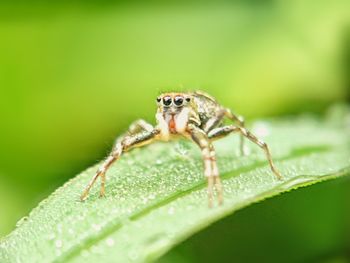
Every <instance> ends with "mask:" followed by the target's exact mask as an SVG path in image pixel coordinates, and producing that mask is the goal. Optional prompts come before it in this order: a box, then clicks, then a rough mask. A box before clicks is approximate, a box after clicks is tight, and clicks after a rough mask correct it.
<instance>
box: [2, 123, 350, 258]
mask: <svg viewBox="0 0 350 263" xmlns="http://www.w3.org/2000/svg"><path fill="white" fill-rule="evenodd" d="M251 130H252V131H253V132H254V133H255V134H257V135H258V136H259V137H260V138H262V139H263V140H265V141H266V142H267V143H268V144H269V146H270V148H271V151H272V155H273V158H274V160H275V163H276V165H277V167H278V168H279V170H280V171H281V173H282V175H283V176H284V180H283V181H278V180H276V179H275V177H274V175H273V174H272V172H271V171H270V169H269V167H268V165H267V160H266V159H265V156H264V154H263V152H262V150H261V149H260V148H258V147H257V146H256V145H254V144H252V143H250V142H249V141H247V140H246V148H247V150H248V151H249V152H250V153H249V155H247V156H239V154H238V136H235V135H231V136H229V137H226V138H224V139H222V140H220V141H217V142H215V143H214V145H215V148H216V151H217V159H218V164H219V169H220V173H221V176H222V179H223V185H224V204H223V205H222V206H219V207H218V206H217V205H216V206H215V207H214V208H212V209H210V208H208V203H207V194H206V181H205V178H204V177H203V170H202V169H203V168H202V160H201V155H200V151H199V149H197V147H196V146H195V145H194V144H192V143H191V142H189V141H183V140H180V141H174V142H170V143H155V144H152V145H149V146H146V147H144V148H142V149H135V150H133V151H131V152H129V153H127V154H125V155H124V156H123V157H122V158H121V159H120V160H119V161H118V162H116V163H115V164H114V165H112V167H111V168H110V170H109V171H108V173H107V187H106V193H107V194H106V197H105V198H98V194H99V185H97V184H96V186H95V187H94V188H93V189H92V191H91V194H90V196H89V198H88V200H87V201H85V202H80V201H79V196H80V194H81V192H82V190H83V189H84V187H85V186H86V184H87V182H88V181H89V180H90V178H91V177H92V176H93V174H94V173H95V171H96V169H97V167H98V166H97V165H96V166H93V167H91V168H89V169H87V170H86V171H84V172H83V173H81V174H79V175H78V176H76V177H75V178H73V179H72V180H70V181H68V182H67V183H66V184H65V185H64V186H62V187H60V188H59V189H57V190H56V191H55V192H54V193H53V194H52V195H50V196H49V197H48V198H47V199H46V200H44V201H42V202H41V203H40V204H39V205H38V207H36V208H35V209H34V210H33V211H32V212H31V213H30V215H29V217H26V218H24V219H22V220H21V221H20V222H18V224H17V225H18V226H17V228H16V229H15V230H14V231H13V232H12V233H11V234H10V235H9V236H7V237H6V238H4V239H3V240H2V242H1V244H0V262H84V263H86V262H116V261H117V262H129V261H136V262H142V261H153V260H155V259H157V258H159V257H160V256H161V255H163V254H164V253H165V252H166V251H168V250H169V249H171V247H173V246H175V245H176V244H178V243H179V242H181V241H182V240H184V239H186V238H187V237H189V236H190V235H192V234H194V233H196V232H198V231H200V230H201V229H203V228H205V227H207V226H209V225H210V224H212V223H213V222H215V221H217V220H219V219H221V218H223V217H225V216H227V215H230V214H232V213H233V212H234V211H237V210H238V209H241V208H243V207H245V206H248V205H250V204H252V203H255V202H259V201H261V200H263V199H265V198H269V197H272V196H274V195H277V194H280V193H282V192H286V191H289V190H292V189H295V188H298V187H300V186H306V185H310V184H313V183H316V182H320V181H323V180H327V179H330V178H336V177H338V176H341V175H346V174H349V169H350V150H349V149H350V140H349V131H348V130H347V129H346V128H345V127H344V126H343V124H341V123H339V122H337V123H336V124H335V123H334V122H326V121H323V122H321V121H320V120H316V119H313V118H311V117H300V118H298V119H292V120H291V119H288V120H279V121H277V120H275V121H260V122H255V123H254V125H253V127H252V129H251Z"/></svg>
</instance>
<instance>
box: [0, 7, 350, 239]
mask: <svg viewBox="0 0 350 263" xmlns="http://www.w3.org/2000/svg"><path fill="white" fill-rule="evenodd" d="M173 89H176V90H193V89H201V90H205V91H207V92H209V93H211V94H212V95H213V96H215V97H216V98H217V99H218V100H219V101H220V102H222V103H223V104H225V105H226V106H228V107H231V108H232V109H234V110H235V111H236V112H239V113H240V114H242V115H244V116H246V117H247V118H248V119H254V118H258V117H269V116H280V115H287V114H288V115H290V114H296V113H300V112H305V111H310V112H315V113H318V114H321V113H323V112H324V111H325V109H326V108H328V106H329V105H331V104H333V103H336V102H343V101H346V100H347V99H349V89H350V2H349V1H348V0H334V1H325V0H319V1H311V0H310V1H307V0H294V1H283V0H260V1H259V0H236V1H204V2H199V1H176V2H175V1H174V2H172V1H170V2H167V3H164V2H163V1H151V2H148V3H147V4H146V3H144V2H141V1H136V2H132V3H131V2H128V1H123V2H112V1H99V2H98V3H95V2H93V1H60V2H50V1H19V2H16V3H15V2H13V1H2V2H1V3H0V120H1V126H0V127H1V129H0V200H1V206H0V236H3V235H5V234H7V233H9V232H10V231H11V230H12V229H13V228H14V226H15V222H16V221H17V220H18V219H20V218H21V217H23V216H24V215H26V214H27V213H28V212H29V211H30V210H31V208H33V207H34V206H35V205H36V204H37V203H38V202H39V201H40V200H41V199H43V198H44V197H45V196H47V195H48V194H50V192H52V191H53V190H54V189H55V188H57V187H58V186H60V185H62V184H63V183H64V182H65V181H66V180H67V179H68V178H71V177H73V176H74V175H75V174H76V173H78V172H79V171H81V170H83V169H85V168H86V167H88V166H90V165H92V164H94V163H96V162H97V161H99V160H101V159H102V158H103V157H104V156H105V155H106V154H107V153H108V151H109V149H110V147H111V145H112V143H113V140H114V138H115V137H116V136H117V135H118V134H119V133H120V132H122V131H123V130H125V129H126V128H127V126H128V124H129V123H130V122H131V121H132V120H134V119H137V118H145V119H146V120H148V121H151V122H154V121H153V116H154V115H153V114H154V111H155V98H156V96H157V95H158V93H159V92H161V91H168V90H173Z"/></svg>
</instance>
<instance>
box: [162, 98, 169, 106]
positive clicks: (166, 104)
mask: <svg viewBox="0 0 350 263" xmlns="http://www.w3.org/2000/svg"><path fill="white" fill-rule="evenodd" d="M163 104H164V106H170V104H171V97H170V96H166V97H164V98H163Z"/></svg>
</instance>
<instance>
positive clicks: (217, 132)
mask: <svg viewBox="0 0 350 263" xmlns="http://www.w3.org/2000/svg"><path fill="white" fill-rule="evenodd" d="M233 132H239V133H240V134H241V135H243V136H245V137H246V138H248V139H249V140H251V141H252V142H254V143H255V144H257V145H258V146H259V147H260V148H262V149H263V150H264V152H265V154H266V158H267V160H268V161H269V164H270V168H271V170H272V172H273V173H274V174H275V176H276V178H277V179H279V180H282V176H281V174H280V172H279V171H278V170H277V168H276V167H275V165H274V163H273V161H272V156H271V152H270V149H269V147H268V145H267V144H266V143H265V142H263V141H261V140H260V139H258V138H257V137H256V136H255V135H254V134H252V133H251V132H250V131H248V130H247V129H245V128H243V127H237V126H234V125H229V126H224V127H219V128H215V129H213V130H211V131H210V132H209V134H208V137H209V139H211V140H215V139H219V138H221V137H224V136H226V135H228V134H230V133H233Z"/></svg>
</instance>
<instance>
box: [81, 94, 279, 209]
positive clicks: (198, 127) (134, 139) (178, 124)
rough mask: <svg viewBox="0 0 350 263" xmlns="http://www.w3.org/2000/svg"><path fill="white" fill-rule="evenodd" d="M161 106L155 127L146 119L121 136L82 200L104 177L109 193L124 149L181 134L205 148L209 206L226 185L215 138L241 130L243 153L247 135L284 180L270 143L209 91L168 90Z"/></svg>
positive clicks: (220, 200)
mask: <svg viewBox="0 0 350 263" xmlns="http://www.w3.org/2000/svg"><path fill="white" fill-rule="evenodd" d="M157 106H158V109H157V113H156V120H157V125H156V126H155V127H153V126H152V125H151V124H149V123H147V122H145V121H144V120H138V121H135V122H134V123H132V124H131V125H130V127H129V130H128V131H127V132H126V133H125V134H124V135H122V136H120V137H119V138H118V139H117V141H116V143H115V145H114V147H113V150H112V151H111V153H110V155H109V156H108V157H107V158H106V160H105V161H104V162H103V164H102V165H101V167H100V168H99V169H98V170H97V172H96V174H95V175H94V177H93V178H92V180H91V181H90V183H89V184H88V185H87V187H86V189H85V191H84V192H83V194H82V195H81V200H85V199H86V198H87V196H88V194H89V191H90V189H91V187H92V186H93V184H94V183H95V181H96V179H97V178H98V177H101V190H100V196H103V195H104V194H105V180H106V176H105V174H106V172H107V170H108V168H109V167H110V166H111V164H112V163H113V162H114V161H116V160H117V159H119V157H120V156H121V155H122V154H123V153H124V152H126V151H128V150H130V149H132V148H135V147H140V146H143V145H145V144H148V143H150V142H152V141H154V140H162V141H169V140H171V139H173V138H176V137H179V136H183V137H185V138H188V139H190V140H192V141H193V142H195V143H196V144H197V145H198V146H199V148H200V149H201V152H202V156H203V163H204V175H205V177H206V178H207V180H208V198H209V206H212V202H213V188H214V186H215V188H216V191H217V197H218V202H219V204H221V203H222V202H223V197H222V186H221V182H220V178H219V170H218V167H217V164H216V157H215V149H214V146H213V141H214V140H217V139H219V138H222V137H224V136H226V135H228V134H230V133H233V132H237V133H240V135H241V138H240V151H241V154H243V138H244V137H246V138H248V139H249V140H251V141H252V142H254V143H255V144H257V145H258V146H259V147H261V148H262V149H263V150H264V151H265V154H266V157H267V159H268V161H269V164H270V167H271V170H272V171H273V173H274V174H275V176H276V177H277V179H282V176H281V175H280V173H279V171H278V170H277V169H276V167H275V165H274V163H273V162H272V158H271V153H270V150H269V147H268V146H267V144H266V143H265V142H263V141H261V140H259V139H258V138H257V137H256V136H255V135H253V134H252V133H251V132H250V131H248V130H247V129H246V128H245V127H244V120H243V118H242V117H240V116H237V115H235V114H233V113H232V112H231V111H230V110H229V109H227V108H225V107H223V106H221V105H220V104H219V103H218V102H217V101H216V100H215V99H214V98H212V97H211V96H209V95H208V94H206V93H203V92H200V91H196V92H187V93H178V92H172V93H164V94H162V95H160V96H159V97H158V98H157ZM224 118H228V119H229V120H231V121H233V122H236V124H237V125H226V126H225V125H224V124H223V120H224Z"/></svg>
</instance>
